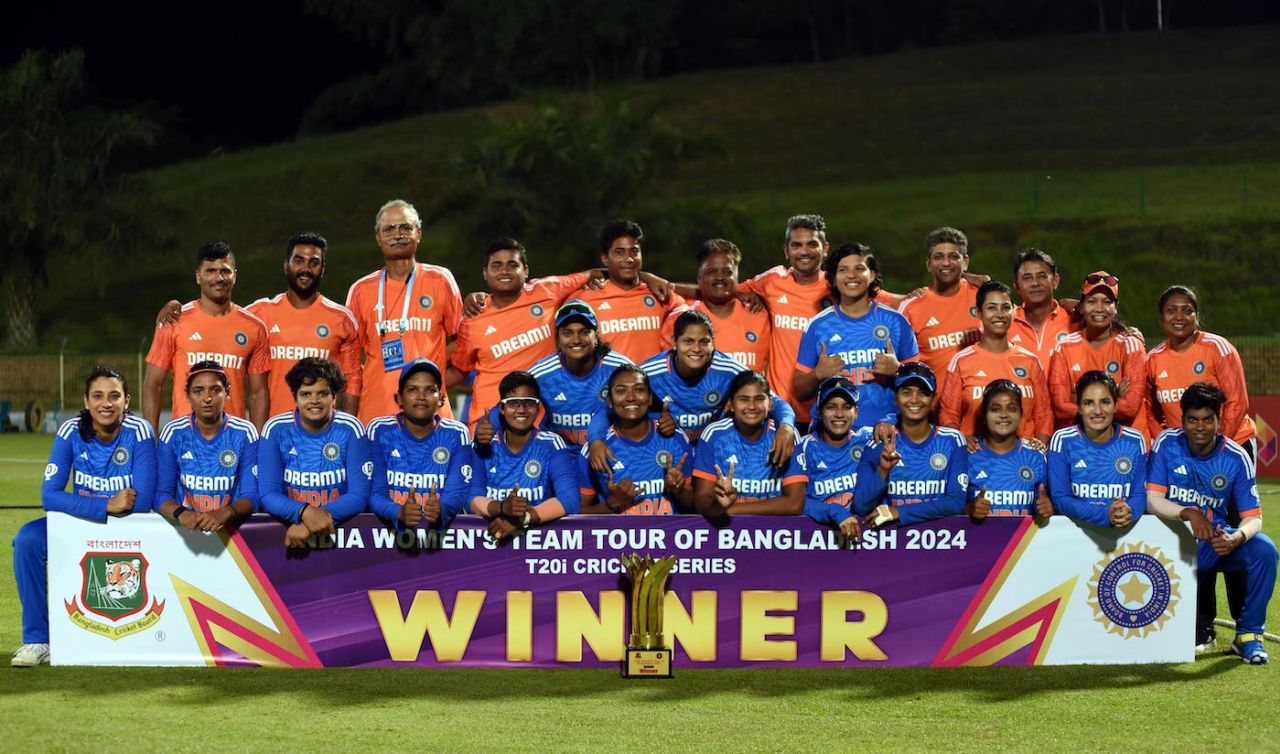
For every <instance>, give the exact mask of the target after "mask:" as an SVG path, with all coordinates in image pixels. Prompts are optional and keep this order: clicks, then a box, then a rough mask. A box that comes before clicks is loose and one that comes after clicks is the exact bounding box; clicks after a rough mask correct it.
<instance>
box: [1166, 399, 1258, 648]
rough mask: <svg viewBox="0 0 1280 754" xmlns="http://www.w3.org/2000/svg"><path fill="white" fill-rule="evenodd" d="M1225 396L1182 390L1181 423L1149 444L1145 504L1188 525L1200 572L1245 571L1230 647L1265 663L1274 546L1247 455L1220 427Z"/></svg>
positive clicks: (1254, 474)
mask: <svg viewBox="0 0 1280 754" xmlns="http://www.w3.org/2000/svg"><path fill="white" fill-rule="evenodd" d="M1225 402H1226V396H1225V395H1224V394H1223V392H1222V390H1221V388H1219V387H1217V386H1216V385H1211V384H1209V383H1207V382H1195V383H1192V384H1191V385H1190V386H1189V387H1188V388H1187V389H1186V392H1184V393H1183V394H1182V398H1181V399H1180V401H1179V404H1180V405H1181V407H1182V428H1181V429H1167V430H1165V431H1164V432H1162V433H1160V436H1159V437H1157V438H1156V441H1155V444H1154V445H1152V446H1151V470H1150V476H1149V477H1148V479H1147V506H1148V507H1149V508H1150V509H1151V511H1152V512H1153V513H1155V514H1156V515H1157V516H1160V517H1161V518H1165V519H1169V520H1171V521H1176V520H1180V521H1186V522H1187V523H1189V524H1191V533H1192V534H1193V535H1195V538H1196V539H1197V540H1199V544H1198V545H1197V548H1196V550H1197V564H1196V567H1197V569H1198V570H1199V572H1200V573H1206V572H1214V571H1227V572H1231V571H1235V572H1243V573H1244V574H1245V584H1246V588H1245V597H1244V610H1242V611H1241V613H1240V621H1239V623H1238V624H1237V625H1236V638H1235V641H1233V642H1232V643H1231V652H1232V653H1233V654H1236V655H1239V656H1240V658H1241V659H1242V660H1244V661H1245V662H1247V663H1249V664H1251V665H1265V664H1266V662H1267V653H1266V650H1264V649H1263V647H1262V633H1263V631H1265V630H1266V626H1265V624H1266V619H1267V601H1268V600H1269V599H1270V598H1271V593H1272V591H1273V590H1274V589H1275V583H1276V559H1277V554H1276V546H1275V543H1274V542H1272V541H1271V539H1270V538H1269V537H1267V535H1266V534H1263V533H1262V507H1261V504H1260V503H1259V501H1258V479H1257V474H1256V471H1255V467H1254V465H1253V461H1252V460H1250V458H1249V454H1248V453H1246V452H1245V450H1244V448H1242V447H1240V446H1239V445H1237V444H1236V443H1235V441H1233V440H1231V439H1230V438H1227V437H1223V436H1222V434H1221V433H1220V431H1219V430H1220V428H1221V415H1222V404H1223V403H1225ZM1232 503H1235V505H1236V509H1237V510H1238V511H1239V513H1240V527H1239V528H1238V529H1237V528H1232V527H1230V526H1227V524H1226V521H1227V511H1228V509H1229V507H1230V506H1231V504H1232Z"/></svg>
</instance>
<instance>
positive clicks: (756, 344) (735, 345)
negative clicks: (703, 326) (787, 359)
mask: <svg viewBox="0 0 1280 754" xmlns="http://www.w3.org/2000/svg"><path fill="white" fill-rule="evenodd" d="M690 309H692V310H695V311H700V312H702V313H703V314H706V315H707V316H708V317H709V318H710V319H711V326H712V327H713V328H714V329H715V334H714V336H715V341H716V350H717V351H721V352H722V353H724V354H725V355H727V356H729V358H731V359H733V360H734V361H737V362H738V363H739V364H742V365H743V366H745V367H746V368H747V369H750V370H752V371H756V372H762V371H764V365H765V361H767V360H768V358H769V342H770V335H771V334H772V333H773V327H772V326H771V325H770V324H769V313H768V312H767V311H760V312H749V311H747V307H745V306H743V305H742V302H741V301H734V302H733V311H732V312H731V313H730V314H729V316H728V317H724V318H720V317H718V316H716V315H715V314H714V313H712V311H711V310H710V309H708V308H707V304H706V302H705V301H694V302H693V303H691V304H686V305H685V306H682V307H680V308H678V309H676V310H674V311H672V312H671V313H670V314H668V315H667V321H666V322H663V323H662V347H663V348H664V349H667V348H671V347H672V343H673V341H674V339H675V338H674V336H675V330H676V319H678V318H679V317H680V315H681V314H682V313H683V312H686V311H689V310H690Z"/></svg>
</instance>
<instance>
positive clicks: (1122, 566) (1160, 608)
mask: <svg viewBox="0 0 1280 754" xmlns="http://www.w3.org/2000/svg"><path fill="white" fill-rule="evenodd" d="M1179 598H1180V595H1179V594H1178V576H1177V574H1176V573H1175V572H1174V570H1173V561H1172V560H1170V559H1168V558H1166V557H1165V556H1164V553H1162V552H1161V551H1160V549H1159V548H1158V547H1147V546H1146V545H1143V544H1141V543H1136V544H1131V545H1125V546H1124V548H1123V549H1121V550H1120V551H1118V552H1115V553H1112V554H1111V555H1108V556H1107V557H1105V558H1103V559H1102V560H1100V561H1098V562H1097V563H1096V564H1095V565H1094V567H1093V577H1092V578H1091V579H1090V580H1089V606H1090V607H1092V608H1093V619H1094V620H1096V621H1098V622H1099V623H1101V624H1102V625H1104V626H1106V628H1107V633H1109V634H1120V636H1121V637H1122V638H1125V639H1132V638H1134V637H1137V638H1142V637H1143V636H1146V635H1147V634H1148V633H1151V632H1152V631H1159V630H1160V629H1161V628H1163V627H1164V623H1165V621H1167V620H1169V619H1170V618H1172V617H1173V613H1174V607H1176V606H1177V604H1178V600H1179Z"/></svg>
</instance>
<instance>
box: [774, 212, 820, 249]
mask: <svg viewBox="0 0 1280 754" xmlns="http://www.w3.org/2000/svg"><path fill="white" fill-rule="evenodd" d="M797 228H806V229H808V230H811V231H813V234H814V235H815V236H817V237H818V240H819V241H821V242H822V243H826V242H827V221H826V220H823V219H822V215H793V216H792V217H791V218H790V219H788V220H787V230H786V233H785V234H783V236H782V238H783V240H784V241H785V242H787V243H791V231H793V230H795V229H797Z"/></svg>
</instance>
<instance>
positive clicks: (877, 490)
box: [853, 442, 889, 516]
mask: <svg viewBox="0 0 1280 754" xmlns="http://www.w3.org/2000/svg"><path fill="white" fill-rule="evenodd" d="M881 450H882V448H881V445H880V443H878V442H869V443H867V447H866V449H865V450H863V451H862V460H861V461H859V462H858V483H857V484H856V485H855V486H854V488H853V508H854V511H855V512H857V514H858V515H859V516H865V515H867V514H868V513H870V512H871V511H873V510H874V509H875V507H876V506H877V505H879V504H880V501H881V500H882V499H883V498H884V493H885V492H887V491H888V490H889V483H888V482H887V481H885V480H884V479H881V478H880V451H881Z"/></svg>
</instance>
